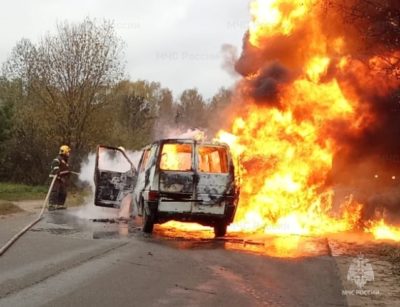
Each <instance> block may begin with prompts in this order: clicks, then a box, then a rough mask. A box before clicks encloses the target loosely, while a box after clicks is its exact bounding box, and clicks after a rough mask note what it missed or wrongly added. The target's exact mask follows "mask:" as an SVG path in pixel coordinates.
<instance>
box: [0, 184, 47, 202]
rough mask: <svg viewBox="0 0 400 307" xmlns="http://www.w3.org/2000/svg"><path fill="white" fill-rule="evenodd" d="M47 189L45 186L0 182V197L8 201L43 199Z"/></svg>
mask: <svg viewBox="0 0 400 307" xmlns="http://www.w3.org/2000/svg"><path fill="white" fill-rule="evenodd" d="M47 189H48V187H47V186H30V185H25V184H18V183H9V182H0V199H2V200H8V201H19V200H27V199H29V200H34V199H44V198H45V197H46V193H47Z"/></svg>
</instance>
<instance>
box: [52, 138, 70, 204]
mask: <svg viewBox="0 0 400 307" xmlns="http://www.w3.org/2000/svg"><path fill="white" fill-rule="evenodd" d="M70 152H71V148H70V147H69V146H68V145H62V146H61V147H60V151H59V153H58V156H57V158H55V159H54V160H53V161H52V163H51V173H50V175H53V176H57V179H56V181H55V183H54V186H53V189H52V190H51V192H50V198H49V210H55V209H65V200H66V198H67V184H68V179H69V175H70V171H69V165H68V158H69V155H70Z"/></svg>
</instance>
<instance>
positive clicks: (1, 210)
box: [0, 201, 23, 215]
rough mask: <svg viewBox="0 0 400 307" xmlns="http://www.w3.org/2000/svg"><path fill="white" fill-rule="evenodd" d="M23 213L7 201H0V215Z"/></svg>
mask: <svg viewBox="0 0 400 307" xmlns="http://www.w3.org/2000/svg"><path fill="white" fill-rule="evenodd" d="M21 211H23V210H22V209H21V208H20V207H18V206H16V205H14V204H13V203H11V202H8V201H0V215H7V214H12V213H17V212H21Z"/></svg>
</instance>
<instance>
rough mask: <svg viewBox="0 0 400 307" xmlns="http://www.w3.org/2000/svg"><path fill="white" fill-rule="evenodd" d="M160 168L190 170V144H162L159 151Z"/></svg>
mask: <svg viewBox="0 0 400 307" xmlns="http://www.w3.org/2000/svg"><path fill="white" fill-rule="evenodd" d="M160 169H162V170H169V171H190V170H191V169H192V145H191V144H164V145H163V147H162V152H161V160H160Z"/></svg>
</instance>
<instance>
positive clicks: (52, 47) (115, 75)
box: [4, 18, 123, 156]
mask: <svg viewBox="0 0 400 307" xmlns="http://www.w3.org/2000/svg"><path fill="white" fill-rule="evenodd" d="M121 53H122V43H121V41H120V39H119V38H118V37H117V36H116V35H115V32H114V27H113V25H112V23H110V22H107V21H103V22H102V23H100V24H97V23H95V22H94V21H92V20H90V19H88V18H87V19H85V20H84V21H83V22H82V23H79V24H69V23H67V22H65V23H62V24H58V26H57V32H56V34H55V35H47V36H45V37H44V39H43V40H42V41H40V42H39V43H38V44H37V45H34V44H32V43H31V42H30V41H29V40H21V41H20V42H19V43H18V44H17V45H16V47H15V48H14V50H13V52H12V56H11V58H10V59H9V60H8V62H7V63H6V64H5V65H4V73H5V75H6V76H7V77H8V79H20V80H22V82H23V88H24V90H25V91H26V93H27V95H28V96H29V99H28V101H27V102H26V103H27V104H28V105H30V106H31V109H32V111H33V112H36V111H37V110H39V109H40V110H41V111H42V112H41V113H44V114H45V115H46V116H45V119H44V120H45V122H46V124H47V126H48V128H49V129H50V130H51V131H52V132H53V134H54V135H53V139H54V143H55V144H62V143H66V144H69V145H71V146H72V148H73V149H74V152H75V154H79V153H83V152H85V151H87V150H88V146H87V144H88V143H90V142H88V138H89V137H90V135H89V134H88V133H87V131H89V130H91V127H90V126H89V123H90V122H91V117H92V116H93V114H94V113H95V112H96V110H98V109H100V108H102V107H103V106H104V104H105V103H106V101H107V99H106V97H107V95H108V93H109V88H110V86H112V85H113V84H115V83H116V82H117V81H118V80H119V79H120V78H121V77H122V75H123V65H122V63H121V60H120V57H121ZM34 114H36V113H34ZM42 115H43V114H42ZM42 119H43V118H41V120H42ZM32 121H33V122H36V123H35V124H36V125H38V126H41V127H42V126H43V122H39V121H38V120H37V118H36V117H32ZM75 156H76V155H75Z"/></svg>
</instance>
